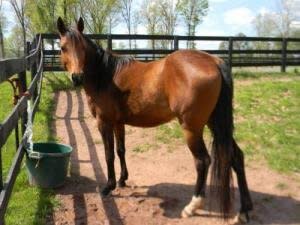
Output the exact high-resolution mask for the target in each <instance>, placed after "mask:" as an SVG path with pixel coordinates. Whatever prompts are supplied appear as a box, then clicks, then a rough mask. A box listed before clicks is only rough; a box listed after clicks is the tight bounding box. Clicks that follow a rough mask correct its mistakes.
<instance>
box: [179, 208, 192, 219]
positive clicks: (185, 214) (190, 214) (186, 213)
mask: <svg viewBox="0 0 300 225" xmlns="http://www.w3.org/2000/svg"><path fill="white" fill-rule="evenodd" d="M191 216H193V213H189V212H188V211H187V210H185V208H184V209H183V210H182V211H181V217H182V218H188V217H191Z"/></svg>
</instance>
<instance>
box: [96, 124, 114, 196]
mask: <svg viewBox="0 0 300 225" xmlns="http://www.w3.org/2000/svg"><path fill="white" fill-rule="evenodd" d="M98 128H99V131H100V133H101V135H102V139H103V144H104V149H105V159H106V165H107V184H106V186H105V187H104V188H103V189H102V191H101V195H102V196H107V195H108V194H109V193H110V192H111V191H112V190H114V189H115V188H116V176H115V166H114V160H115V154H114V134H113V126H111V125H109V124H106V123H103V122H101V123H99V124H98Z"/></svg>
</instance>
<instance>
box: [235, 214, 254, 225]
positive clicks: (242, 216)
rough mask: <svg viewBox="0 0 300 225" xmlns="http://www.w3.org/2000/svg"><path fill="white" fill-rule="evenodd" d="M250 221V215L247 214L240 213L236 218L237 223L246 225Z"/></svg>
mask: <svg viewBox="0 0 300 225" xmlns="http://www.w3.org/2000/svg"><path fill="white" fill-rule="evenodd" d="M249 221H250V219H249V214H248V213H247V212H246V213H245V212H240V213H239V214H238V215H237V216H236V217H235V223H240V224H245V223H248V222H249Z"/></svg>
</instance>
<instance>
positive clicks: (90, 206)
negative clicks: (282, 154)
mask: <svg viewBox="0 0 300 225" xmlns="http://www.w3.org/2000/svg"><path fill="white" fill-rule="evenodd" d="M55 98H56V100H57V101H56V102H57V107H56V111H55V119H56V120H55V124H54V129H55V132H56V135H57V137H58V138H59V140H60V141H61V142H63V143H69V144H70V145H72V146H73V148H74V152H73V154H72V157H71V172H70V176H69V177H68V179H67V181H66V184H65V185H64V186H63V187H61V188H59V189H57V190H56V192H57V198H58V199H59V201H60V207H58V208H57V209H56V210H55V211H54V213H53V215H50V216H49V218H48V222H47V224H49V225H50V224H57V225H69V224H76V225H85V224H89V225H97V224H99V225H100V224H103V225H109V224H110V225H123V224H124V225H168V224H169V225H172V224H176V225H179V224H180V225H198V224H201V225H206V224H207V225H218V224H224V223H225V222H224V221H223V220H222V219H220V216H219V215H218V213H217V212H216V211H215V210H214V208H213V207H212V208H211V211H210V212H209V211H207V206H206V207H205V209H204V210H199V211H198V212H197V216H195V217H192V218H187V219H182V218H180V213H181V210H182V209H183V207H184V206H185V204H187V203H188V202H189V201H190V199H191V197H192V194H193V188H194V182H195V175H196V172H195V168H194V163H193V158H192V156H191V154H190V152H189V150H188V149H187V148H186V146H185V145H184V144H182V143H181V142H180V143H170V144H162V143H160V142H157V141H156V138H155V129H154V128H153V129H152V128H151V129H140V128H133V127H126V133H127V135H126V147H127V155H126V158H127V165H128V170H129V180H128V181H127V185H128V187H126V188H123V189H116V190H115V191H113V193H112V195H111V196H109V197H107V198H103V199H102V198H101V196H100V194H99V189H100V188H101V187H103V185H104V184H105V181H106V164H105V160H104V149H103V145H102V141H101V138H100V134H99V132H98V130H97V127H96V125H95V121H94V119H93V118H92V117H91V115H90V113H89V110H88V107H87V105H86V101H85V94H84V93H83V92H80V91H66V92H58V93H56V95H55ZM145 143H151V144H148V145H147V148H149V149H147V151H145V152H143V153H141V152H137V151H132V149H139V148H141V149H142V148H143V147H141V146H145ZM115 166H116V174H117V177H119V171H120V169H119V160H118V158H117V157H116V160H115ZM246 172H247V177H248V183H249V187H250V190H251V195H252V198H253V202H254V211H253V212H252V213H251V222H250V223H249V224H300V175H299V174H293V175H289V176H288V175H281V174H278V173H276V172H274V171H272V170H270V169H269V168H268V167H267V166H266V165H264V163H258V162H250V163H248V164H247V168H246ZM207 202H214V199H210V198H208V199H207ZM207 205H208V204H207ZM238 208H239V195H238V191H237V188H236V184H235V212H237V211H238ZM227 223H229V224H233V223H234V222H233V219H231V220H230V221H229V222H227Z"/></svg>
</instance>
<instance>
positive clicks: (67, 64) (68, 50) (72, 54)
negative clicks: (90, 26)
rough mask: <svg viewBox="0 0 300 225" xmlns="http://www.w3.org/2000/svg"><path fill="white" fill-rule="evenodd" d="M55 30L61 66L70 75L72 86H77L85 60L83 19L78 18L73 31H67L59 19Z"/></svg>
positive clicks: (79, 82) (81, 76) (81, 78)
mask: <svg viewBox="0 0 300 225" xmlns="http://www.w3.org/2000/svg"><path fill="white" fill-rule="evenodd" d="M57 29H58V31H59V35H60V48H61V62H62V65H63V66H64V68H65V69H66V70H67V71H68V72H69V73H70V74H71V75H72V81H73V84H74V85H75V86H78V85H80V84H82V81H83V69H84V65H85V59H86V43H85V40H84V37H83V35H82V31H83V29H84V24H83V19H82V18H81V17H80V19H79V20H78V22H77V26H76V28H75V29H73V28H71V29H69V28H67V27H66V26H65V24H64V22H63V20H62V19H61V18H60V17H59V18H58V20H57Z"/></svg>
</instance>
